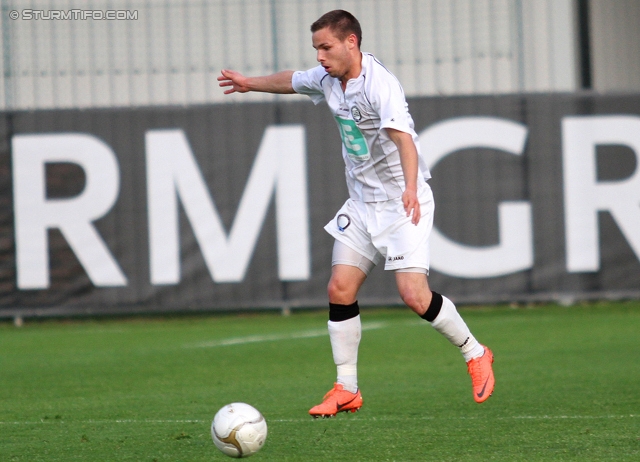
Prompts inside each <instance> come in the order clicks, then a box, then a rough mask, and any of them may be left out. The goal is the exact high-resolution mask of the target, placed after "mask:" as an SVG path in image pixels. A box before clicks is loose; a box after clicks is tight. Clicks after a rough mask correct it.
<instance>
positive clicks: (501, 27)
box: [0, 0, 640, 317]
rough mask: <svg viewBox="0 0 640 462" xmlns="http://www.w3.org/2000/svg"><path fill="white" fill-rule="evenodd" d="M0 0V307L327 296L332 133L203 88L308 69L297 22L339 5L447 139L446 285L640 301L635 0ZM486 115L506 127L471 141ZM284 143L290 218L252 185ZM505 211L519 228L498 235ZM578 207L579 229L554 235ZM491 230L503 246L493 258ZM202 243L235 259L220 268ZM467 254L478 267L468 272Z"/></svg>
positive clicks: (389, 284) (421, 117) (37, 310)
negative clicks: (263, 161) (237, 77)
mask: <svg viewBox="0 0 640 462" xmlns="http://www.w3.org/2000/svg"><path fill="white" fill-rule="evenodd" d="M0 5H1V14H2V17H1V20H0V26H1V28H2V30H1V34H0V38H1V40H2V60H1V63H0V64H1V65H2V72H0V79H1V82H0V317H3V316H22V315H56V314H57V315H63V314H74V313H84V314H92V313H120V312H146V311H152V310H156V311H157V310H164V311H185V310H210V309H228V308H255V307H296V306H319V305H323V304H324V303H325V297H326V296H325V285H326V281H327V279H328V276H329V271H330V249H331V245H332V242H331V239H330V238H329V237H328V235H327V234H326V233H324V231H323V229H322V227H323V225H324V224H325V223H326V222H327V221H329V220H330V219H331V218H332V217H333V213H334V212H335V211H336V210H337V209H338V208H339V207H340V205H341V204H342V202H343V201H344V199H345V198H346V195H347V193H346V188H345V186H344V179H343V175H344V173H343V170H344V166H343V164H342V159H341V158H340V156H339V154H337V153H338V152H339V150H340V144H339V143H340V141H339V137H338V134H337V132H335V123H334V121H333V120H332V118H331V117H330V116H329V114H328V113H327V111H326V109H321V108H315V107H313V105H311V104H310V103H309V101H308V99H306V98H303V97H300V96H297V95H287V96H286V97H281V96H277V95H267V94H245V95H231V96H224V95H223V93H222V91H221V90H220V88H219V87H218V85H217V80H216V78H217V76H218V75H219V73H220V69H223V68H232V69H235V70H239V71H241V72H243V73H246V74H249V75H259V74H266V73H272V72H276V71H278V70H282V69H306V68H311V67H313V66H315V65H316V61H315V51H314V50H313V48H312V47H311V34H310V32H309V26H310V24H311V23H312V22H313V21H314V20H315V19H317V18H318V17H319V16H320V15H321V14H322V13H324V12H326V11H328V10H331V9H335V8H343V9H347V10H350V11H351V12H353V13H354V14H355V15H356V16H357V17H358V18H359V20H360V21H361V23H362V26H363V36H364V37H363V49H364V50H365V51H370V52H373V53H374V54H375V55H376V56H377V57H379V58H380V59H381V60H382V61H383V63H384V64H385V65H386V66H387V67H389V68H390V69H391V70H392V72H394V73H395V74H396V75H397V76H398V78H399V79H400V81H401V82H402V84H403V86H404V88H405V91H406V93H407V96H408V97H409V105H410V108H411V111H412V114H413V117H414V120H415V122H416V131H418V132H419V133H421V136H422V134H424V135H425V137H424V139H425V140H430V141H429V142H427V141H425V143H426V144H425V146H423V151H429V150H430V147H431V146H435V145H437V146H440V148H439V149H443V148H442V146H443V145H442V144H438V143H439V141H438V140H440V141H442V140H448V141H447V142H449V141H450V140H451V139H454V140H456V142H458V141H460V140H461V141H460V143H461V144H459V145H457V147H456V148H451V151H446V149H445V150H444V151H440V152H437V153H435V154H434V155H436V156H441V157H437V159H438V160H439V159H441V158H442V161H440V162H438V160H432V162H433V166H434V169H433V170H434V179H433V180H432V182H431V184H432V187H433V189H434V193H435V195H436V201H437V203H438V212H437V213H436V221H435V227H436V230H435V231H434V236H435V237H437V239H434V240H435V241H437V242H436V243H438V242H439V243H443V242H444V244H445V246H448V248H449V249H454V250H456V251H460V252H461V254H462V255H465V258H461V259H460V261H459V262H457V261H456V259H455V258H449V256H448V255H444V256H442V252H439V251H438V249H434V250H435V252H434V255H433V265H432V275H431V280H432V282H433V283H434V284H435V285H436V286H437V287H438V288H439V289H440V290H441V291H443V292H445V293H447V294H448V295H450V296H451V297H452V298H455V299H456V300H459V301H463V302H469V303H477V302H505V301H520V300H521V301H531V300H540V299H544V300H548V299H559V300H574V299H578V298H599V297H609V298H611V297H614V298H624V297H633V298H640V225H637V224H636V223H640V213H639V212H638V210H637V207H636V205H637V200H640V170H639V169H638V165H640V139H639V138H638V137H639V135H638V133H640V96H639V95H640V28H638V27H637V25H638V24H640V2H639V1H637V0H345V1H337V0H336V1H329V0H299V1H294V0H211V1H204V0H183V1H178V0H164V1H161V0H147V1H136V0H90V1H86V0H85V1H73V0H47V1H45V0H23V1H18V0H0ZM458 123H461V125H457V124H458ZM485 123H488V124H489V125H488V126H492V127H493V126H496V125H492V124H497V126H499V127H500V130H505V131H504V132H500V133H499V132H496V133H489V135H488V137H487V138H483V139H482V140H478V139H477V138H474V136H477V134H478V133H486V130H485V129H484V128H482V127H487V125H484V124H485ZM447 124H450V125H447ZM618 125H619V126H618ZM454 126H455V127H463V128H460V129H458V131H456V135H455V136H454V137H451V136H448V135H446V133H447V132H446V130H442V129H443V127H449V128H451V127H454ZM478 127H481V128H478ZM594 127H595V128H594ZM620 127H622V128H620ZM327 133H329V135H327ZM270 136H272V137H275V138H273V139H275V140H279V141H278V143H272V144H268V143H266V142H265V140H268V139H270V138H269V137H270ZM509 136H511V137H512V138H513V139H516V142H514V143H513V144H511V145H509V146H507V147H505V146H506V144H505V142H506V141H505V140H506V139H507V138H509ZM571 136H573V138H571ZM431 137H433V138H431ZM514 137H515V138H514ZM158 140H169V141H171V143H173V144H171V146H172V147H171V148H168V147H167V146H168V144H167V143H163V142H161V141H158ZM433 140H435V141H437V142H436V143H435V144H431V141H433ZM567 140H569V141H567ZM581 140H587V141H586V142H584V143H583V142H582V141H581ZM263 142H265V143H266V144H265V146H266V147H264V148H263V144H262V143H263ZM56 143H57V144H56ZM580 143H582V144H580ZM53 144H56V145H57V146H62V148H57V149H58V150H57V151H56V150H55V149H53V148H51V146H52V145H53ZM453 144H455V143H453ZM78 146H84V148H83V149H84V150H83V149H80V148H78ZM283 146H286V147H287V149H289V151H290V152H288V154H287V155H291V156H293V157H292V159H294V160H295V162H297V163H296V164H295V165H296V168H297V169H298V170H296V175H297V176H295V178H294V180H295V182H297V183H295V184H290V185H288V186H290V187H294V188H298V189H296V191H307V192H308V199H309V200H308V204H307V202H306V200H307V198H306V197H303V196H304V194H300V200H299V201H298V202H297V205H296V207H297V208H296V209H295V210H289V211H288V212H287V213H284V212H283V211H282V209H283V207H282V204H281V202H280V200H281V199H282V197H280V198H279V196H278V192H277V191H276V189H277V188H276V186H275V185H276V184H277V182H276V178H277V177H276V176H271V177H269V175H266V176H265V175H256V176H255V178H257V180H255V181H254V180H252V178H254V177H253V176H252V172H253V171H254V168H258V167H255V165H257V164H258V161H257V159H258V158H260V157H261V156H262V157H263V158H268V157H269V156H271V155H274V154H276V151H277V154H278V155H279V154H281V151H283V149H282V147H283ZM332 154H333V155H332ZM432 154H433V153H432ZM254 159H256V161H255V165H254ZM101 162H103V163H104V165H110V166H111V167H109V168H110V169H109V170H108V171H106V170H104V168H103V164H101ZM295 162H294V163H295ZM179 163H180V165H182V166H183V167H184V166H187V167H186V169H183V170H179V169H178V168H177V167H175V165H178V164H179ZM436 163H437V164H438V165H437V166H436V165H435V164H436ZM584 165H587V167H584ZM163 166H164V167H163ZM163 168H164V169H165V170H163ZM279 168H280V167H279ZM154 169H156V170H154ZM34 172H35V173H34ZM158 172H160V173H158ZM162 172H164V173H162ZM184 172H187V173H184ZM276 173H278V172H276ZM278 174H281V173H278ZM154 175H155V176H154ZM158 175H159V176H158ZM163 175H165V176H163ZM171 175H174V176H173V177H172V176H171ZM180 175H190V176H189V177H188V178H189V180H188V181H187V177H180ZM274 175H275V174H274ZM171 179H173V180H175V181H173V183H172V182H171V181H168V182H167V183H162V184H164V186H163V187H158V188H156V189H154V186H153V184H154V183H153V182H158V181H160V182H162V181H167V180H171ZM101 181H102V183H101ZM252 181H254V183H253V184H255V185H258V186H259V188H258V190H259V191H260V194H257V195H255V197H253V198H252V199H257V198H258V197H259V196H264V197H266V198H267V201H266V202H264V203H263V205H256V204H257V203H258V202H260V203H262V202H261V201H258V200H248V201H247V203H248V204H249V205H247V207H248V208H247V209H246V210H244V211H245V212H246V211H247V210H249V209H251V208H252V207H253V209H251V213H249V216H251V215H252V214H254V213H255V214H258V215H260V214H262V215H260V216H262V218H261V219H259V220H258V221H256V222H255V223H252V224H251V225H250V226H248V227H245V228H251V229H248V230H247V229H244V228H243V227H242V226H236V225H235V223H236V220H237V219H238V216H241V215H242V213H241V211H242V210H241V209H242V207H243V205H242V204H243V203H244V202H245V201H244V199H242V198H243V197H244V196H245V194H249V193H247V191H249V190H250V189H251V188H249V185H250V184H252V183H251V182H252ZM180 182H182V183H180ZM256 182H257V183H256ZM158 184H160V183H156V184H155V185H156V186H158ZM327 185H331V187H329V188H328V187H327ZM585 185H586V188H587V189H586V191H587V193H586V194H585V193H583V190H582V189H581V188H582V187H583V186H585ZM163 188H164V189H163ZM193 188H195V189H193ZM260 188H262V189H260ZM305 188H306V189H305ZM103 191H109V193H108V194H110V195H111V196H109V198H106V199H105V197H104V195H103V196H101V193H102V192H103ZM194 191H195V192H194ZM103 194H107V193H106V192H103ZM251 194H253V193H251ZM599 194H601V195H602V197H603V198H604V199H599V197H600V196H598V195H599ZM89 196H91V197H93V199H94V202H93V203H92V202H91V201H90V200H89V199H87V198H88V197H89ZM272 196H274V197H275V199H272V198H271V197H272ZM196 198H199V199H196ZM82 201H84V202H82ZM633 201H636V202H633ZM208 202H210V203H211V205H210V206H209V207H210V208H209V209H207V207H205V208H204V209H197V210H200V212H202V210H204V213H196V212H195V210H196V208H194V207H199V206H200V205H201V204H203V203H208ZM58 205H61V206H62V207H63V208H64V210H65V213H67V215H64V216H60V215H59V214H57V213H55V210H54V208H55V207H57V206H58ZM76 205H78V207H77V212H78V214H79V215H78V216H75V215H74V214H73V213H72V212H73V211H74V210H75V207H76ZM80 205H82V207H80ZM503 206H504V207H503ZM65 207H66V208H65ZM154 207H155V209H154ZM509 207H511V208H509ZM152 209H153V210H155V211H153V210H152ZM254 209H255V210H254ZM276 209H277V210H276ZM516 209H517V210H516ZM518 210H519V212H518ZM40 212H41V213H40ZM507 213H509V214H511V217H512V219H513V220H520V225H521V226H519V227H517V228H516V229H515V230H514V229H513V228H510V231H508V232H507V231H505V229H506V227H505V226H506V224H508V223H507V222H506V221H502V218H501V216H502V215H505V216H506V215H507ZM514 213H515V214H518V213H519V215H514ZM154 214H157V215H154ZM43 215H47V217H46V219H45V218H43ZM154 217H155V218H154ZM158 217H160V219H159V220H158ZM166 217H168V218H166ZM518 217H519V218H518ZM575 217H578V219H584V220H586V221H585V222H584V223H583V224H584V225H583V226H578V227H573V228H571V229H570V226H569V222H573V221H572V220H574V219H575ZM260 220H262V221H260ZM513 220H512V221H513ZM74 223H75V224H78V223H80V224H81V225H82V230H81V231H78V232H77V234H73V233H72V229H71V225H72V224H74ZM212 224H215V226H216V227H219V229H220V230H221V231H220V232H219V233H218V235H217V236H216V237H215V239H213V240H212V239H211V236H210V235H208V238H205V237H203V236H207V235H206V233H205V231H206V230H210V229H212V228H211V226H213V225H212ZM307 226H308V228H307ZM158 229H159V230H160V231H159V232H160V235H162V233H168V234H166V235H165V237H166V236H169V237H170V238H171V239H169V240H167V239H164V240H163V239H159V238H158V236H157V235H155V234H154V233H155V232H157V230H158ZM296 230H297V231H296ZM305 230H306V231H305ZM584 230H586V231H584ZM76 231H77V230H76ZM292 231H296V232H297V234H296V232H293V233H292ZM503 231H504V232H505V234H504V236H503ZM247 232H249V234H250V236H248V235H247V234H246V233H247ZM251 233H253V234H251ZM287 233H289V234H287ZM436 233H437V235H436ZM585 233H586V234H585ZM587 234H588V235H587ZM507 235H509V236H510V237H511V238H514V239H515V241H514V242H515V244H514V247H513V249H511V250H510V251H509V252H507V253H505V255H506V258H496V256H499V252H498V253H496V251H499V250H500V249H499V248H500V247H501V246H503V244H504V246H506V245H507V244H505V242H502V240H503V238H506V237H508V236H507ZM154 236H155V237H154ZM247 236H248V237H247ZM283 236H284V237H283ZM286 236H294V239H289V238H286ZM585 236H586V238H585ZM583 238H584V239H586V241H585V242H587V244H588V245H581V244H580V242H583V241H581V240H580V239H583ZM216 239H217V240H216ZM293 241H295V242H297V244H296V245H298V247H297V248H296V249H295V250H294V251H291V252H289V254H287V252H286V251H283V247H286V246H287V245H289V246H290V244H291V242H293ZM576 242H577V243H578V244H576ZM283 243H284V244H286V245H283ZM167 245H169V247H171V248H172V250H171V251H170V252H169V253H168V254H167V253H166V252H164V249H165V248H166V246H167ZM234 246H235V247H234ZM504 246H503V247H504ZM507 247H508V246H507ZM216 248H224V249H226V250H225V252H228V253H227V256H231V257H232V258H229V260H230V261H231V260H233V263H234V264H235V263H237V262H238V261H239V260H241V264H240V269H239V270H238V271H237V272H236V273H234V274H235V275H234V276H233V277H229V276H221V274H222V273H224V272H225V271H228V270H229V267H231V266H233V265H232V264H228V265H227V264H226V263H225V262H224V261H221V260H220V259H216V258H215V252H216V251H217V250H216ZM300 249H302V250H300ZM305 249H307V250H305ZM236 250H239V251H240V253H242V255H243V256H242V257H241V258H240V259H238V258H236V256H235V255H234V254H233V252H235V251H236ZM289 250H291V249H289ZM506 250H509V249H506ZM485 251H488V252H489V254H493V255H494V258H493V260H492V264H493V265H494V269H491V268H489V267H488V266H489V265H487V264H486V263H487V261H486V260H482V259H480V260H479V261H477V262H476V263H475V267H474V266H473V265H472V264H471V263H470V262H469V261H467V259H466V256H473V255H484V254H483V252H485ZM438 252H439V253H438ZM157 255H161V256H162V255H164V256H165V257H166V256H167V255H168V260H167V261H169V262H170V263H171V265H172V266H171V265H169V266H171V270H170V271H165V270H166V268H167V264H166V261H165V260H162V258H159V259H158V258H157ZM212 255H213V256H212ZM487 255H488V254H487ZM580 258H582V260H580ZM585 262H586V263H585ZM243 264H244V265H246V266H245V267H242V265H243ZM225 265H226V266H225ZM287 265H289V266H288V268H289V269H287ZM451 265H453V266H451ZM456 265H457V266H456ZM236 266H238V265H236ZM472 267H473V268H472ZM291 268H293V270H292V269H291ZM220 271H222V273H220ZM386 276H388V275H386ZM386 276H385V275H384V274H383V272H382V271H376V273H375V274H372V276H371V277H370V279H372V281H370V283H369V284H368V285H367V286H366V287H365V289H364V291H363V300H364V301H365V302H366V303H370V304H376V303H377V304H381V303H399V299H398V296H397V292H396V289H395V287H394V284H393V278H389V277H386Z"/></svg>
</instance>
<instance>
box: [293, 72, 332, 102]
mask: <svg viewBox="0 0 640 462" xmlns="http://www.w3.org/2000/svg"><path fill="white" fill-rule="evenodd" d="M326 75H327V72H326V71H325V70H324V68H323V67H322V66H316V67H314V68H312V69H309V70H308V71H296V72H294V73H293V77H292V78H291V85H292V86H293V91H295V92H296V93H299V94H301V95H307V96H308V97H310V98H311V101H313V103H314V104H319V103H321V102H323V101H324V100H325V97H324V91H323V89H322V79H323V78H324V77H325V76H326Z"/></svg>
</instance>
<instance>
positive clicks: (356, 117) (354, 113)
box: [351, 106, 362, 122]
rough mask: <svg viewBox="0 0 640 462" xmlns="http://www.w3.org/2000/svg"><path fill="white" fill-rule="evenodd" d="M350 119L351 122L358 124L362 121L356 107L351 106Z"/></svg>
mask: <svg viewBox="0 0 640 462" xmlns="http://www.w3.org/2000/svg"><path fill="white" fill-rule="evenodd" d="M351 117H353V120H355V121H356V122H360V121H361V120H362V114H361V113H360V109H358V108H357V107H356V106H353V107H352V108H351Z"/></svg>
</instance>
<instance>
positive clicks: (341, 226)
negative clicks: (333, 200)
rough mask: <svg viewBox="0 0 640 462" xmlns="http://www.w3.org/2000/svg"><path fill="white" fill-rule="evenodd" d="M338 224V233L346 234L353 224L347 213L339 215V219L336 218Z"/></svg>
mask: <svg viewBox="0 0 640 462" xmlns="http://www.w3.org/2000/svg"><path fill="white" fill-rule="evenodd" d="M336 224H337V225H338V231H340V232H341V233H344V230H345V229H347V228H348V227H349V225H350V224H351V218H349V215H347V214H346V213H341V214H340V215H338V218H336Z"/></svg>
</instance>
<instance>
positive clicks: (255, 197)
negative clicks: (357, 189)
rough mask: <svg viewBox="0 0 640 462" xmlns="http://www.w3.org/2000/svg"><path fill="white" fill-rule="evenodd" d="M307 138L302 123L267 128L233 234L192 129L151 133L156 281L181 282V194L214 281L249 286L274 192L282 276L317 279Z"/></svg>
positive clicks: (150, 181) (153, 276)
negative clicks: (192, 141) (211, 189)
mask: <svg viewBox="0 0 640 462" xmlns="http://www.w3.org/2000/svg"><path fill="white" fill-rule="evenodd" d="M304 138H305V137H304V127H303V126H301V125H288V126H287V125H280V126H271V127H268V128H267V129H266V131H265V133H264V136H263V138H262V142H261V144H260V148H259V150H258V154H257V156H256V159H255V161H254V164H253V167H252V169H251V173H250V175H249V179H248V181H247V185H246V187H245V190H244V193H243V195H242V199H241V200H240V205H239V207H238V211H237V213H236V216H235V218H234V221H233V225H232V227H231V231H230V232H229V235H228V236H227V234H226V232H225V230H224V227H223V223H222V220H221V219H220V215H219V214H218V211H217V209H216V206H215V204H214V202H213V200H212V198H211V196H210V195H209V191H208V189H207V185H206V182H205V180H204V178H203V176H202V173H201V172H200V169H199V168H198V165H197V162H196V160H195V158H194V156H193V152H192V151H191V147H190V146H189V142H188V140H187V138H186V136H185V134H184V132H183V131H182V130H179V129H175V130H151V131H149V132H147V134H146V151H147V195H148V201H149V246H150V268H151V283H152V284H177V283H179V282H180V250H179V248H180V244H179V242H180V235H179V229H178V226H179V224H178V197H179V198H180V200H181V202H182V205H183V207H184V210H185V213H186V215H187V218H188V220H189V222H190V224H191V226H192V229H193V232H194V235H195V237H196V240H197V241H198V244H199V246H200V249H201V251H202V255H203V257H204V261H205V263H206V265H207V268H208V269H209V273H210V274H211V277H212V279H213V280H214V281H215V282H241V281H242V280H243V279H244V276H245V274H246V271H247V268H248V266H249V262H250V260H251V256H252V254H253V251H254V248H255V245H256V242H257V240H258V236H259V234H260V229H261V228H262V224H263V222H264V219H265V217H266V214H267V210H268V208H269V202H270V201H271V197H272V195H273V192H274V191H275V195H276V226H277V245H278V276H279V277H280V279H281V280H283V281H296V280H306V279H309V276H310V272H311V271H310V261H311V258H310V250H309V229H308V205H307V204H308V203H307V177H306V151H305V144H304V143H305V139H304ZM231 180H235V179H231Z"/></svg>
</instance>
